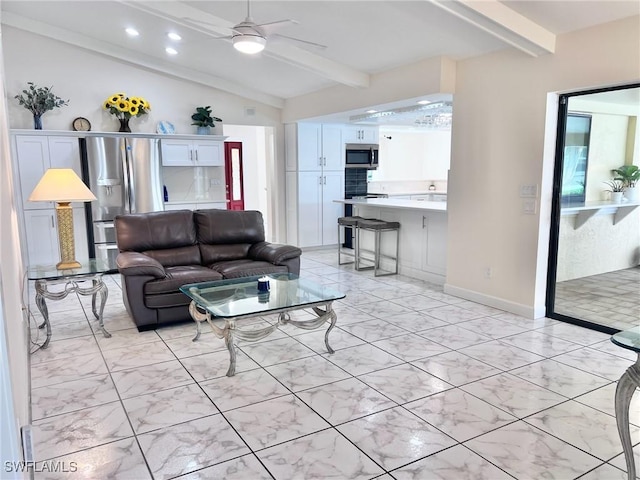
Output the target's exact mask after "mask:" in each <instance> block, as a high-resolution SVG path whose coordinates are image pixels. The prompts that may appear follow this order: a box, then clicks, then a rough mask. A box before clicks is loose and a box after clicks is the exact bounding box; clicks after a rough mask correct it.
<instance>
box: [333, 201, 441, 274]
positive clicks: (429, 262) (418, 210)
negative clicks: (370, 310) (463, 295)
mask: <svg viewBox="0 0 640 480" xmlns="http://www.w3.org/2000/svg"><path fill="white" fill-rule="evenodd" d="M334 201H335V202H336V203H342V204H349V205H353V215H359V216H361V217H365V218H377V219H381V220H385V221H390V222H399V223H400V231H399V240H398V241H399V246H398V264H399V265H398V267H399V273H400V274H402V275H406V276H409V277H413V278H419V279H421V280H426V281H430V282H434V283H439V284H444V281H445V277H446V268H447V265H446V262H447V204H446V202H442V201H433V202H432V201H419V200H406V199H394V198H366V199H345V200H334ZM383 248H384V247H383Z"/></svg>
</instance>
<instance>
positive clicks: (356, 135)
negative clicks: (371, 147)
mask: <svg viewBox="0 0 640 480" xmlns="http://www.w3.org/2000/svg"><path fill="white" fill-rule="evenodd" d="M342 136H343V139H344V143H373V144H376V143H378V139H379V130H378V127H368V126H364V127H363V126H361V125H358V126H356V125H348V126H346V127H344V129H343V133H342Z"/></svg>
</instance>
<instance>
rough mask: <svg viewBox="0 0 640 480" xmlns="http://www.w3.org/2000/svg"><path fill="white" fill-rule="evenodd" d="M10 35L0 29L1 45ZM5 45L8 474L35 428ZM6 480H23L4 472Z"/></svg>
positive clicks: (1, 192) (3, 347)
mask: <svg viewBox="0 0 640 480" xmlns="http://www.w3.org/2000/svg"><path fill="white" fill-rule="evenodd" d="M2 38H4V29H3V28H2V27H0V39H2ZM2 50H3V49H2V43H1V42H0V225H2V228H0V330H1V332H0V361H1V362H2V368H1V369H0V398H1V400H2V401H1V402H0V403H2V409H1V410H0V425H2V442H0V443H1V444H2V448H1V449H0V453H1V455H2V458H0V460H1V461H2V467H1V468H2V469H3V470H2V471H3V472H4V462H5V461H18V460H21V459H22V458H21V456H20V453H19V452H20V436H19V429H20V427H21V426H23V425H28V424H29V422H30V403H29V362H28V345H29V343H28V338H27V334H26V332H27V330H26V322H25V318H24V316H23V313H22V310H21V306H22V304H23V298H22V289H21V287H22V274H23V268H22V265H21V262H20V258H21V254H20V241H19V238H18V221H17V216H16V207H15V198H16V196H15V194H14V190H13V182H12V178H13V174H12V163H11V158H10V152H9V125H8V119H7V113H6V112H7V108H6V102H5V99H6V91H5V72H4V63H3V62H2V57H3V51H2ZM2 478H7V479H9V478H19V475H18V474H15V473H11V472H4V473H3V474H2Z"/></svg>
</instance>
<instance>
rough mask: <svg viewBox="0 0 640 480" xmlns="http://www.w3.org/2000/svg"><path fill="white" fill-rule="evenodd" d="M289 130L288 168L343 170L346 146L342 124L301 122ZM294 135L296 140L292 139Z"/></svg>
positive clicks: (300, 169)
mask: <svg viewBox="0 0 640 480" xmlns="http://www.w3.org/2000/svg"><path fill="white" fill-rule="evenodd" d="M286 132H287V137H288V138H287V140H286V141H287V151H288V154H287V169H288V170H299V171H312V170H322V169H325V170H341V169H343V168H344V160H343V159H344V152H343V150H344V148H343V142H342V127H341V126H340V125H321V124H317V123H299V124H298V125H297V131H295V130H294V129H293V128H291V129H288V131H286ZM292 135H294V136H295V139H296V142H293V141H292V138H291V136H292Z"/></svg>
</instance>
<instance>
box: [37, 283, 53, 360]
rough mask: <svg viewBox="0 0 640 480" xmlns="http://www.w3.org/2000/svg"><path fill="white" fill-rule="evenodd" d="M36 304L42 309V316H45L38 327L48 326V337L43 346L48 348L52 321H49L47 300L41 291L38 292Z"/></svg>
mask: <svg viewBox="0 0 640 480" xmlns="http://www.w3.org/2000/svg"><path fill="white" fill-rule="evenodd" d="M36 306H37V307H38V310H40V314H41V315H42V318H44V321H43V322H42V323H41V324H40V325H38V328H44V327H47V338H46V339H45V341H44V343H43V344H42V347H41V348H47V345H49V342H50V341H51V323H50V322H49V310H48V309H47V302H46V300H45V298H44V296H42V295H41V294H40V293H39V292H38V293H36Z"/></svg>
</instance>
